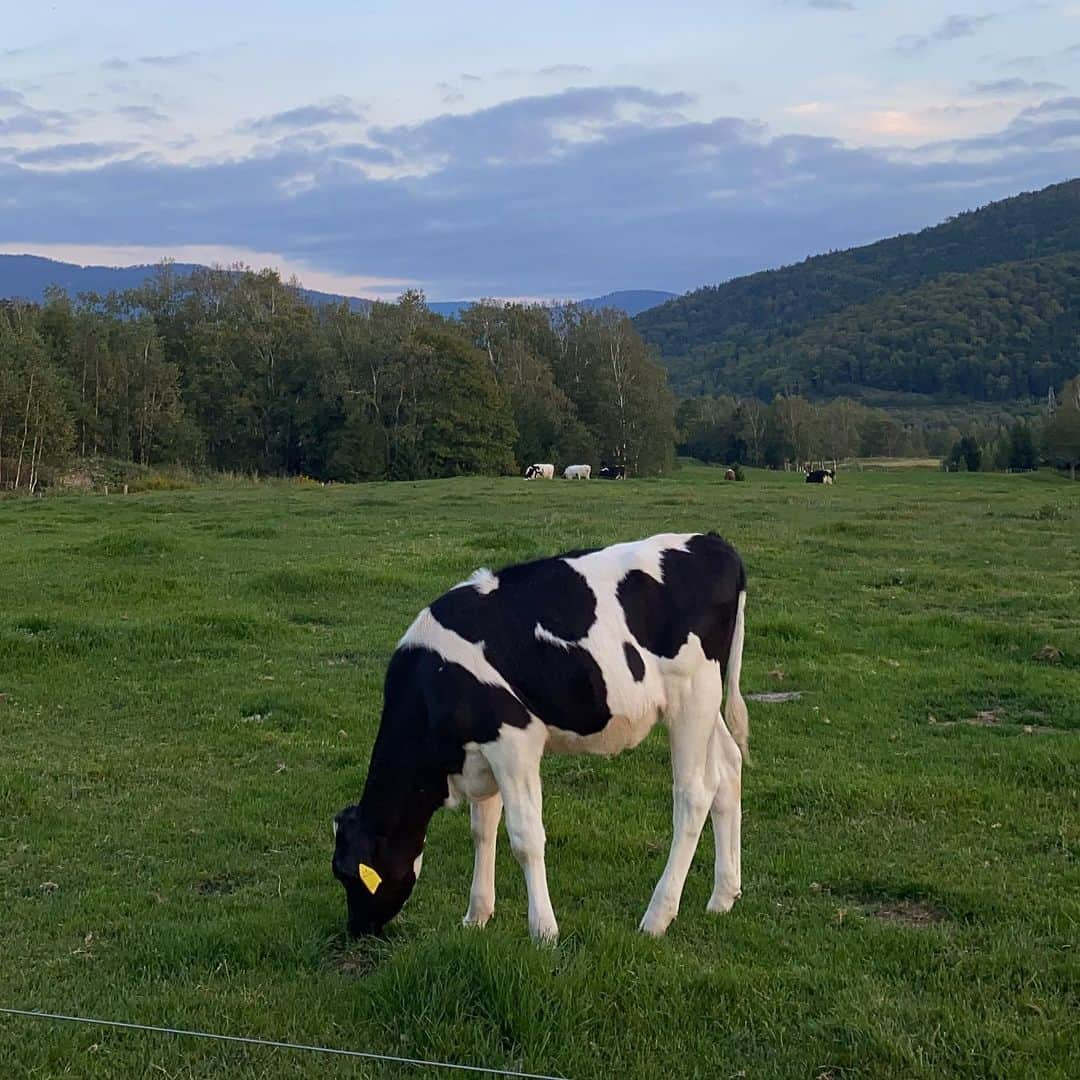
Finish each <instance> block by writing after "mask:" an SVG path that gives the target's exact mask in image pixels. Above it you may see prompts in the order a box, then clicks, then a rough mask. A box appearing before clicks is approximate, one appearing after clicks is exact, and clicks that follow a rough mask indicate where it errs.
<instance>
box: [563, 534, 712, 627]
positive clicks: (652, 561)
mask: <svg viewBox="0 0 1080 1080" xmlns="http://www.w3.org/2000/svg"><path fill="white" fill-rule="evenodd" d="M694 535H695V534H694V533H660V534H659V535H658V536H650V537H649V539H648V540H632V541H630V542H628V543H625V544H612V545H611V547H606V548H601V549H600V550H599V551H590V552H588V553H587V554H585V555H577V556H574V557H573V558H570V559H565V560H564V561H565V562H566V563H568V564H569V565H570V566H572V567H573V568H574V569H575V570H576V571H577V572H578V573H579V574H581V575H582V576H583V577H584V578H585V580H586V581H588V583H589V585H590V587H591V588H592V590H593V592H594V593H595V592H597V591H598V589H600V588H602V587H603V586H604V584H605V583H611V590H612V597H613V598H614V589H615V588H617V587H618V584H619V582H620V581H621V580H622V579H623V578H624V577H625V576H626V575H627V574H628V573H629V572H630V571H631V570H642V571H644V572H645V573H646V574H648V575H649V577H652V578H655V579H656V580H657V581H660V582H662V581H663V580H664V575H663V572H662V571H661V569H660V562H661V560H662V559H663V557H664V552H665V551H672V550H674V551H685V550H686V543H687V541H688V540H690V539H692V538H693V536H694ZM615 602H616V604H618V600H616V601H615ZM619 610H620V611H621V610H622V608H621V607H620V608H619Z"/></svg>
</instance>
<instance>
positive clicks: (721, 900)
mask: <svg viewBox="0 0 1080 1080" xmlns="http://www.w3.org/2000/svg"><path fill="white" fill-rule="evenodd" d="M740 896H742V892H741V891H740V890H738V889H736V890H735V892H719V893H713V894H712V896H711V897H709V902H708V904H707V905H706V906H705V910H706V911H711V912H712V913H713V914H714V915H726V914H727V913H728V912H729V911H730V910H731V909H732V908H733V907H734V906H735V901H736V900H738V899H739V897H740Z"/></svg>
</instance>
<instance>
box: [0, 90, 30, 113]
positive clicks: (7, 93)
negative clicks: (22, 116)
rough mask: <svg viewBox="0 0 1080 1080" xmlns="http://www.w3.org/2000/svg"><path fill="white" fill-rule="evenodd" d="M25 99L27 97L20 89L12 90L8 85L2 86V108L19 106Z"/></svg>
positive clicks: (0, 102) (0, 97)
mask: <svg viewBox="0 0 1080 1080" xmlns="http://www.w3.org/2000/svg"><path fill="white" fill-rule="evenodd" d="M25 101H26V98H25V97H24V96H23V95H22V94H21V93H19V91H18V90H10V89H8V88H7V87H6V86H0V108H3V109H12V108H18V107H19V106H21V105H23V104H24V103H25Z"/></svg>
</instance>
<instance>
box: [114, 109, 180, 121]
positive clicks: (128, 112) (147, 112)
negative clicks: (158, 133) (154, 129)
mask: <svg viewBox="0 0 1080 1080" xmlns="http://www.w3.org/2000/svg"><path fill="white" fill-rule="evenodd" d="M113 112H114V113H116V115H117V116H123V117H126V118H127V119H128V120H134V121H135V122H136V123H139V124H147V125H149V126H157V125H159V124H167V123H169V117H168V116H167V115H166V114H165V113H163V112H162V111H161V110H160V109H155V108H154V107H153V106H152V105H118V106H117V107H116V108H115V109H113Z"/></svg>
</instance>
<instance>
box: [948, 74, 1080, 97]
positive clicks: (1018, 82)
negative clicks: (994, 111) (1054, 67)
mask: <svg viewBox="0 0 1080 1080" xmlns="http://www.w3.org/2000/svg"><path fill="white" fill-rule="evenodd" d="M969 89H970V91H971V93H973V94H991V95H996V94H1041V93H1044V92H1053V91H1056V90H1065V89H1067V87H1066V86H1064V85H1063V84H1062V83H1056V82H1029V81H1028V80H1027V79H1020V78H1011V79H993V80H992V81H990V82H973V83H971V84H970V87H969Z"/></svg>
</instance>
